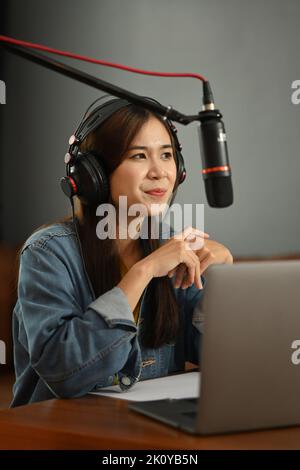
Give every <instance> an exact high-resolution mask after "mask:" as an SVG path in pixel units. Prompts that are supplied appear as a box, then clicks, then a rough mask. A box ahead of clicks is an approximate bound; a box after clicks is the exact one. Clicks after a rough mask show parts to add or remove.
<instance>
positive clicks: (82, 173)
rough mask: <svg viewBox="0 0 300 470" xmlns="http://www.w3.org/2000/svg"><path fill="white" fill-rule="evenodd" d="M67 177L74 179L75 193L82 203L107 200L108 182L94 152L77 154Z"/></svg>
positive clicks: (100, 202) (88, 203) (96, 202)
mask: <svg viewBox="0 0 300 470" xmlns="http://www.w3.org/2000/svg"><path fill="white" fill-rule="evenodd" d="M69 177H70V178H71V179H73V180H74V181H75V184H76V187H77V191H76V195H77V196H78V198H79V199H80V201H81V202H83V203H84V204H87V205H92V204H102V203H103V202H106V201H107V198H108V193H109V182H108V179H107V176H106V173H105V171H104V168H103V167H102V165H101V163H100V162H99V157H97V156H96V155H95V154H93V153H91V152H90V153H86V154H82V153H80V154H78V156H77V158H76V163H75V164H74V165H71V167H70V171H69Z"/></svg>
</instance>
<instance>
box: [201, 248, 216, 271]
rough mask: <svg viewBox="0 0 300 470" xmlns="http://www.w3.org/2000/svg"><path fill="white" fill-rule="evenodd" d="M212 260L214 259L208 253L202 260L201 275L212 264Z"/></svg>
mask: <svg viewBox="0 0 300 470" xmlns="http://www.w3.org/2000/svg"><path fill="white" fill-rule="evenodd" d="M213 258H214V257H213V256H212V255H211V253H209V254H208V256H206V257H205V258H204V260H203V261H202V262H201V274H203V273H204V271H205V270H206V269H207V268H208V266H210V265H211V264H212V263H213Z"/></svg>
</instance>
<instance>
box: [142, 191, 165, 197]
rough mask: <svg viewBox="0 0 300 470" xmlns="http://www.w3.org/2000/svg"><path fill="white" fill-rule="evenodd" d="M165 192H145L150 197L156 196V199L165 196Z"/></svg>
mask: <svg viewBox="0 0 300 470" xmlns="http://www.w3.org/2000/svg"><path fill="white" fill-rule="evenodd" d="M166 192H167V191H145V193H146V194H150V196H157V197H162V196H163V195H164V194H166Z"/></svg>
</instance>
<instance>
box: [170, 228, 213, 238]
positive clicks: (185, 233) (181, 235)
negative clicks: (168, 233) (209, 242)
mask: <svg viewBox="0 0 300 470" xmlns="http://www.w3.org/2000/svg"><path fill="white" fill-rule="evenodd" d="M191 233H197V234H198V235H199V236H200V237H202V238H209V234H208V233H206V232H203V231H202V230H199V229H197V228H193V227H187V228H186V229H184V230H183V232H180V233H177V234H176V235H174V237H173V238H176V239H179V240H185V238H186V237H187V236H188V235H190V234H191Z"/></svg>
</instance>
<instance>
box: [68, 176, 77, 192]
mask: <svg viewBox="0 0 300 470" xmlns="http://www.w3.org/2000/svg"><path fill="white" fill-rule="evenodd" d="M68 178H69V181H70V183H71V185H72V188H73V193H74V194H77V185H76V183H75V181H74V180H73V178H71V176H68Z"/></svg>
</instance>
